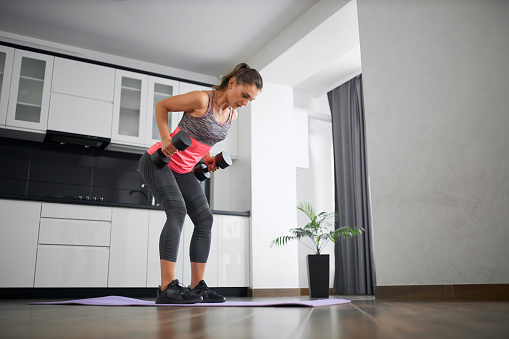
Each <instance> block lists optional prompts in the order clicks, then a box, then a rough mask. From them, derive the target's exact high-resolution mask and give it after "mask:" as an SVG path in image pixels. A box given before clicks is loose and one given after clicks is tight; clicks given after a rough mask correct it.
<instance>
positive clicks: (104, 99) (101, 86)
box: [48, 57, 115, 138]
mask: <svg viewBox="0 0 509 339" xmlns="http://www.w3.org/2000/svg"><path fill="white" fill-rule="evenodd" d="M114 89H115V69H113V68H110V67H105V66H100V65H95V64H91V63H87V62H80V61H75V60H70V59H65V58H59V57H57V58H55V62H54V67H53V80H52V85H51V99H50V108H49V116H48V130H53V131H60V132H67V133H76V134H83V135H90V136H97V137H103V138H111V128H112V127H111V126H112V119H113V96H114Z"/></svg>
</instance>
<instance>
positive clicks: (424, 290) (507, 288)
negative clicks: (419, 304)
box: [375, 284, 509, 301]
mask: <svg viewBox="0 0 509 339" xmlns="http://www.w3.org/2000/svg"><path fill="white" fill-rule="evenodd" d="M375 298H376V299H377V300H441V301H509V284H465V285H405V286H376V287H375Z"/></svg>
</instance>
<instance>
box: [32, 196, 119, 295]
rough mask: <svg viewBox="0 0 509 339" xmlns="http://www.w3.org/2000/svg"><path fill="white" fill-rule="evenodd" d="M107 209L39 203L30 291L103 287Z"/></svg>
mask: <svg viewBox="0 0 509 339" xmlns="http://www.w3.org/2000/svg"><path fill="white" fill-rule="evenodd" d="M111 214H112V212H111V207H98V206H80V205H65V204H53V203H42V209H41V218H40V223H39V225H40V226H39V240H38V246H37V262H36V268H35V281H34V284H33V286H34V287H106V286H108V262H109V257H110V247H109V246H110V234H111Z"/></svg>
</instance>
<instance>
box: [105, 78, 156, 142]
mask: <svg viewBox="0 0 509 339" xmlns="http://www.w3.org/2000/svg"><path fill="white" fill-rule="evenodd" d="M147 83H148V75H144V74H139V73H134V72H128V71H122V70H116V75H115V97H114V99H113V100H114V101H113V122H112V131H111V140H112V142H114V143H119V144H124V145H134V146H144V145H145V131H146V128H145V124H146V121H147V118H146V114H147Z"/></svg>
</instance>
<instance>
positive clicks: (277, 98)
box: [239, 71, 299, 289]
mask: <svg viewBox="0 0 509 339" xmlns="http://www.w3.org/2000/svg"><path fill="white" fill-rule="evenodd" d="M262 76H263V71H262ZM293 141H294V129H293V90H292V88H291V87H288V86H283V85H277V84H274V83H270V82H264V88H263V90H262V92H261V94H260V95H259V96H258V98H257V99H256V100H255V101H253V102H252V103H251V164H252V169H251V191H252V194H251V198H252V207H251V260H252V264H251V269H252V274H251V278H252V284H251V287H252V288H253V289H263V288H298V287H299V284H298V283H299V281H298V261H297V260H296V258H297V244H289V245H288V246H285V247H282V248H275V247H273V248H270V243H271V241H272V240H273V239H275V238H276V237H278V236H281V235H286V234H287V233H288V230H289V229H290V228H292V227H295V225H296V222H297V213H296V208H295V201H296V188H295V186H296V185H295V182H296V174H295V158H294V149H293V147H294V146H293ZM239 189H241V188H239Z"/></svg>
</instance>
